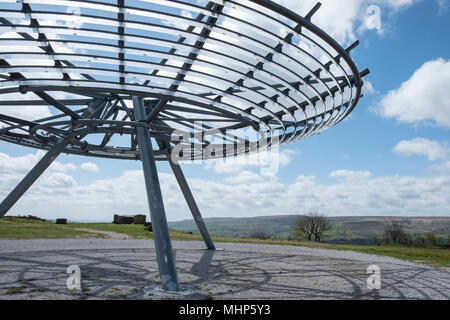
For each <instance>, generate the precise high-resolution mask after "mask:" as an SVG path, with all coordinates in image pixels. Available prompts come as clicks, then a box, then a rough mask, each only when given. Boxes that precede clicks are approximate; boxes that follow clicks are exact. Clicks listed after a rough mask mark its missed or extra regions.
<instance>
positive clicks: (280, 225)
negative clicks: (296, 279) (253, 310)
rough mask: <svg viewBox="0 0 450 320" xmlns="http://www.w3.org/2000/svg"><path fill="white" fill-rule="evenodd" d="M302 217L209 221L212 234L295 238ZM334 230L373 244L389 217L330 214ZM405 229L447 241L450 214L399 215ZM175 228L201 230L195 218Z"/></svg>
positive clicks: (336, 237) (342, 239)
mask: <svg viewBox="0 0 450 320" xmlns="http://www.w3.org/2000/svg"><path fill="white" fill-rule="evenodd" d="M299 217H300V216H269V217H255V218H209V219H205V223H206V224H207V226H208V229H209V230H210V233H211V234H212V235H216V236H225V237H248V236H250V235H251V234H252V233H254V232H257V231H262V232H265V233H268V234H270V235H271V236H272V237H273V238H277V239H288V238H289V237H292V234H293V232H294V226H295V222H296V221H297V219H298V218H299ZM329 219H330V220H331V223H332V224H333V229H332V230H331V231H329V232H327V233H326V234H325V238H324V240H325V241H326V242H329V243H344V244H347V243H353V244H372V243H373V237H374V236H377V237H381V236H382V234H383V229H384V226H385V225H386V223H387V222H388V221H389V219H390V218H388V217H330V218H329ZM396 219H397V220H398V221H400V222H401V223H402V225H403V228H404V230H405V232H407V233H408V234H410V235H412V236H414V235H422V234H424V233H427V232H435V233H436V234H437V236H438V238H440V239H442V240H443V241H447V239H448V237H449V235H450V217H414V218H412V217H408V218H404V217H402V218H396ZM169 226H170V227H171V228H174V229H177V230H181V231H187V232H193V233H197V232H198V230H197V226H196V225H195V223H194V221H193V220H183V221H177V222H170V223H169Z"/></svg>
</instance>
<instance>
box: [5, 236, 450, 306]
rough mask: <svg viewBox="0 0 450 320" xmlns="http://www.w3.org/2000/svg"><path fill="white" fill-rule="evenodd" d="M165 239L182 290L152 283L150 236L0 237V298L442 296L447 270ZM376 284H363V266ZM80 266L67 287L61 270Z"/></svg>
mask: <svg viewBox="0 0 450 320" xmlns="http://www.w3.org/2000/svg"><path fill="white" fill-rule="evenodd" d="M217 245H218V246H219V247H220V248H223V250H218V251H214V252H212V251H207V250H203V249H204V244H203V243H201V242H197V241H173V248H174V251H175V255H176V260H177V269H178V276H179V280H180V283H181V285H182V292H180V293H177V294H173V293H167V292H164V291H162V290H161V289H160V287H159V273H158V267H157V263H156V256H155V250H154V245H153V241H151V240H116V239H64V240H60V239H58V240H0V299H215V300H219V299H242V300H245V299H277V300H280V299H296V300H298V299H346V300H348V299H363V300H367V299H369V300H374V299H441V300H442V299H444V300H448V299H449V298H450V270H449V269H448V268H433V267H428V266H424V265H421V264H417V263H412V262H406V261H402V260H398V259H394V258H389V257H380V256H374V255H368V254H362V253H355V252H351V251H335V250H327V249H311V248H305V247H293V246H278V245H259V244H244V243H218V244H217ZM373 264H375V265H378V266H379V267H380V269H381V289H380V290H369V289H368V287H367V278H368V277H369V275H368V274H367V267H368V266H370V265H373ZM70 265H78V266H79V267H80V269H81V276H82V278H81V284H82V285H81V291H77V290H69V289H68V288H67V285H66V282H67V278H68V276H69V274H67V273H66V270H67V267H68V266H70Z"/></svg>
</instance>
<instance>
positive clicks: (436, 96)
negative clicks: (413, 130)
mask: <svg viewBox="0 0 450 320" xmlns="http://www.w3.org/2000/svg"><path fill="white" fill-rule="evenodd" d="M449 88H450V61H449V60H444V59H442V58H440V59H437V60H433V61H428V62H426V63H425V64H424V65H423V66H421V67H420V68H419V69H418V70H417V71H416V72H415V73H414V74H413V76H412V77H411V78H410V79H409V80H407V81H406V82H404V83H403V84H402V85H401V86H400V88H398V89H397V90H393V91H390V92H389V93H388V94H387V95H386V96H385V97H384V98H383V99H382V100H381V102H380V104H379V106H378V108H377V109H376V110H377V112H378V113H379V114H380V115H382V116H383V117H386V118H395V119H397V120H398V121H399V122H405V123H417V122H431V123H433V124H435V125H437V126H440V127H446V128H450V90H449Z"/></svg>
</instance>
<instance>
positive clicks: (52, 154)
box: [0, 138, 70, 218]
mask: <svg viewBox="0 0 450 320" xmlns="http://www.w3.org/2000/svg"><path fill="white" fill-rule="evenodd" d="M69 141H70V140H69V139H63V138H61V139H59V140H58V142H57V143H56V144H55V145H54V146H53V148H51V149H50V150H49V151H48V152H47V153H46V154H45V156H44V157H43V158H42V159H41V160H40V161H39V162H38V163H37V164H36V165H35V166H34V168H33V169H31V171H30V172H29V173H28V174H27V175H26V176H25V178H23V179H22V181H20V182H19V184H18V185H17V186H16V187H15V188H14V190H13V191H11V193H10V194H9V195H8V196H7V197H6V198H5V199H4V200H3V202H2V203H1V204H0V218H2V217H3V216H4V215H5V214H6V213H7V212H8V211H9V209H11V208H12V206H13V205H14V204H15V203H16V202H17V201H18V200H19V199H20V197H21V196H23V194H24V193H25V192H26V191H27V190H28V189H29V188H30V187H31V185H32V184H33V183H34V182H35V181H36V180H37V179H38V178H39V177H40V176H41V175H42V173H43V172H44V171H45V170H46V169H47V168H48V167H49V166H50V165H51V164H52V162H53V161H54V160H55V159H56V157H58V155H59V154H60V153H61V152H62V151H64V149H65V148H66V146H67V145H68V144H69Z"/></svg>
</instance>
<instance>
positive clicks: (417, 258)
mask: <svg viewBox="0 0 450 320" xmlns="http://www.w3.org/2000/svg"><path fill="white" fill-rule="evenodd" d="M80 229H82V230H80ZM105 232H106V233H110V234H105ZM170 234H171V238H172V239H173V240H184V241H199V240H200V241H201V240H202V239H201V237H200V236H199V235H196V234H190V233H187V232H183V231H177V230H173V229H171V232H170ZM121 235H125V236H127V237H128V239H152V238H153V233H151V232H149V231H147V230H145V228H144V226H142V225H116V224H112V223H68V224H67V225H57V224H55V223H52V222H48V221H34V220H27V219H17V218H11V217H5V218H3V219H0V239H63V238H110V237H112V236H115V237H117V236H119V237H118V238H121V237H120V236H121ZM213 240H214V241H215V242H229V243H258V244H268V245H273V244H278V245H290V246H304V247H311V248H324V249H333V250H351V251H357V252H362V253H369V254H375V255H382V256H390V257H394V258H399V259H403V260H408V261H414V262H423V263H426V264H430V265H433V266H442V267H450V249H443V248H438V247H431V246H430V247H425V248H415V247H406V246H401V245H398V246H384V245H383V246H376V245H365V246H363V245H353V244H330V243H320V244H318V243H312V242H305V241H295V240H283V239H271V240H259V239H252V238H244V237H221V236H213Z"/></svg>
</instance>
